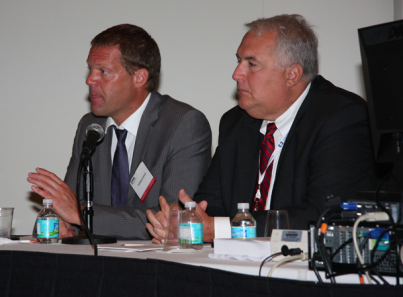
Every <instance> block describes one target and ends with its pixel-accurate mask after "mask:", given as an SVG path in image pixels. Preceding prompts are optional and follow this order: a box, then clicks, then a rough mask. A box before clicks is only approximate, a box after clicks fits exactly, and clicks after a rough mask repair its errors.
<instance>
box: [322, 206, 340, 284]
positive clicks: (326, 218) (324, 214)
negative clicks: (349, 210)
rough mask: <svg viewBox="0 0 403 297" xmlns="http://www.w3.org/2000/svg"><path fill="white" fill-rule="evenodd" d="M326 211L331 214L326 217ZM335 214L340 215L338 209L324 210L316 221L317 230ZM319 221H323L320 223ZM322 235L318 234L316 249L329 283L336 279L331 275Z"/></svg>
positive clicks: (323, 235)
mask: <svg viewBox="0 0 403 297" xmlns="http://www.w3.org/2000/svg"><path fill="white" fill-rule="evenodd" d="M332 212H333V213H332ZM327 213H331V214H330V215H329V216H328V217H326V215H327ZM337 216H340V211H338V212H336V211H334V210H332V211H329V210H326V211H325V212H324V213H323V215H322V216H321V217H320V218H319V220H318V223H317V227H318V230H320V229H319V228H320V225H322V224H323V223H325V224H327V223H328V222H329V221H330V220H331V219H333V218H334V217H337ZM321 221H323V223H322V224H321ZM316 234H317V233H316ZM324 237H325V234H322V232H321V233H320V235H319V236H318V241H317V246H318V251H319V254H320V256H321V258H322V261H323V265H324V267H325V271H326V273H327V274H328V276H329V279H330V281H331V283H333V284H335V283H336V280H335V278H334V276H333V269H332V264H331V261H330V259H329V257H328V254H327V253H326V247H325V245H324V243H323V239H324Z"/></svg>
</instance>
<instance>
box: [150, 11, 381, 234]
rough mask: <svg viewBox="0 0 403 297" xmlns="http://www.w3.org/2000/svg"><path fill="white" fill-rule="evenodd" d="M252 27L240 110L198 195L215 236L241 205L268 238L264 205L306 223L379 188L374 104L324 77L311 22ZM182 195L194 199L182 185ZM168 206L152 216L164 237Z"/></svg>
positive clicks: (295, 19) (282, 20)
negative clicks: (335, 203) (331, 203)
mask: <svg viewBox="0 0 403 297" xmlns="http://www.w3.org/2000/svg"><path fill="white" fill-rule="evenodd" d="M247 26H248V28H249V29H250V30H249V31H248V32H247V33H246V35H245V36H244V38H243V40H242V42H241V45H240V46H239V48H238V51H237V59H238V63H239V64H238V66H237V68H236V69H235V72H234V74H233V79H234V80H235V81H236V82H237V91H238V100H239V101H238V105H239V106H237V107H235V108H233V109H231V110H230V111H228V112H227V113H226V114H224V116H223V117H222V119H221V123H220V137H219V143H218V147H217V149H216V152H215V154H214V157H213V160H212V162H211V165H210V167H209V169H208V172H207V174H206V176H205V177H204V179H203V182H202V184H201V185H200V187H199V189H198V191H197V193H196V194H195V195H194V200H195V201H196V202H198V208H197V209H198V212H199V214H200V215H201V216H202V218H203V223H204V236H205V239H206V240H207V241H208V240H212V239H213V238H214V237H215V236H216V234H215V233H217V231H219V230H220V228H219V227H218V226H217V225H218V222H217V217H222V216H227V217H233V216H235V214H236V213H237V203H239V202H248V203H250V205H251V208H252V209H253V210H254V211H253V212H252V215H253V216H255V218H257V220H258V236H259V235H260V236H262V234H263V229H264V220H265V210H268V209H276V210H278V209H285V210H287V211H288V214H289V218H290V227H291V228H292V229H307V227H308V222H309V221H314V220H316V219H317V218H318V217H319V215H320V213H321V212H323V211H324V210H325V209H326V208H327V207H328V205H327V197H329V196H331V195H333V196H339V197H340V198H341V199H342V200H345V199H347V198H351V197H354V195H355V192H356V191H359V190H369V189H372V188H373V185H372V183H371V180H372V177H373V176H374V161H373V155H372V149H371V138H370V130H369V124H368V115H367V107H366V103H365V101H364V100H363V99H362V98H360V97H358V96H357V95H355V94H353V93H350V92H348V91H345V90H342V89H340V88H337V87H335V86H334V85H333V84H331V83H330V82H328V81H327V80H325V79H324V78H323V77H321V76H319V75H318V62H317V45H318V42H317V38H316V36H315V33H314V32H313V30H312V29H311V28H310V25H309V24H308V23H307V22H306V21H305V19H304V18H303V17H302V16H299V15H281V16H276V17H273V18H269V19H259V20H256V21H254V22H252V23H249V24H247ZM269 130H270V131H269ZM262 160H263V163H262ZM179 199H180V200H181V201H182V202H185V201H188V200H190V197H189V195H186V193H185V192H184V191H181V192H180V194H179ZM161 202H162V203H161V205H162V209H163V211H162V212H160V213H157V215H156V216H154V215H153V214H152V213H151V212H149V213H148V218H149V220H150V223H151V224H148V225H147V228H148V229H149V231H150V232H151V233H152V234H153V236H154V238H155V240H156V241H161V240H162V239H163V234H164V228H163V226H164V224H165V221H166V218H165V216H166V212H167V211H168V210H169V207H168V206H167V204H166V203H165V201H161ZM171 207H176V206H171ZM164 210H165V213H164ZM214 217H216V218H214ZM224 224H227V225H228V224H229V220H228V219H227V221H226V223H224Z"/></svg>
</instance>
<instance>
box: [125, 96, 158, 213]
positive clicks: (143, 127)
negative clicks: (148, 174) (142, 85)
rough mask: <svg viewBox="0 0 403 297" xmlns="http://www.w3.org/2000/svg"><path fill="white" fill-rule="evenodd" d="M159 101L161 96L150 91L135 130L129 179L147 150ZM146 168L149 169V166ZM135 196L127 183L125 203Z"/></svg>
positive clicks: (130, 201)
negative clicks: (127, 189)
mask: <svg viewBox="0 0 403 297" xmlns="http://www.w3.org/2000/svg"><path fill="white" fill-rule="evenodd" d="M161 103H162V96H161V95H160V94H158V93H157V92H152V93H151V97H150V100H149V102H148V104H147V106H146V109H145V110H144V113H143V115H142V117H141V120H140V124H139V128H138V130H137V136H136V143H135V146H134V152H133V159H132V165H131V168H130V179H131V178H132V177H133V175H134V173H135V172H136V170H137V167H138V166H139V165H140V163H141V161H143V159H144V156H145V154H146V152H147V148H148V146H149V142H150V139H151V136H152V134H153V132H154V128H153V125H154V123H155V122H156V121H157V119H158V116H159V110H160V106H161ZM148 169H149V170H150V168H148ZM135 198H136V193H135V192H134V190H133V188H132V186H131V185H129V191H128V193H127V203H128V204H127V205H128V206H131V205H133V203H134V199H135ZM136 199H138V198H136Z"/></svg>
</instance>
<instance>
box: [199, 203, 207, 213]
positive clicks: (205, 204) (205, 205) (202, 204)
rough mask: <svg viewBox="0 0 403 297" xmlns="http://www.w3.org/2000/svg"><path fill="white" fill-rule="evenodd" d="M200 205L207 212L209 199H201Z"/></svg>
mask: <svg viewBox="0 0 403 297" xmlns="http://www.w3.org/2000/svg"><path fill="white" fill-rule="evenodd" d="M199 206H200V208H201V209H202V210H203V211H204V212H205V211H206V210H207V201H205V200H203V201H200V202H199Z"/></svg>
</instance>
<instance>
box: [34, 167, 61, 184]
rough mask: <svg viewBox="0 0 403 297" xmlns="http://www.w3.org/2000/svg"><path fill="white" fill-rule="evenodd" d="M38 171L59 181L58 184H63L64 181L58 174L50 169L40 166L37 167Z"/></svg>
mask: <svg viewBox="0 0 403 297" xmlns="http://www.w3.org/2000/svg"><path fill="white" fill-rule="evenodd" d="M36 172H38V173H39V174H43V175H45V176H47V177H49V178H51V179H52V180H53V181H55V182H57V183H58V184H63V181H62V180H61V179H60V178H59V177H58V176H57V175H56V174H54V173H52V172H50V171H47V170H46V169H43V168H39V167H38V168H36Z"/></svg>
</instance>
